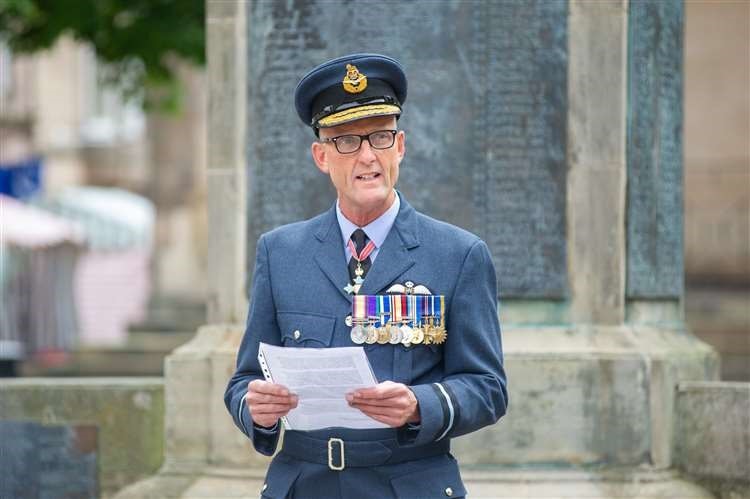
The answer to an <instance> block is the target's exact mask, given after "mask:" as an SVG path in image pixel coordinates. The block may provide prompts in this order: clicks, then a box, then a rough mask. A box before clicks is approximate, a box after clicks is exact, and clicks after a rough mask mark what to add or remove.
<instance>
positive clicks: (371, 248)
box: [346, 239, 375, 262]
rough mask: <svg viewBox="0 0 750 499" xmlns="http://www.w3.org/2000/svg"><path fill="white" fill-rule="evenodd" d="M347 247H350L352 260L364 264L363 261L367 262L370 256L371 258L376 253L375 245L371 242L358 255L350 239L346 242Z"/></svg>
mask: <svg viewBox="0 0 750 499" xmlns="http://www.w3.org/2000/svg"><path fill="white" fill-rule="evenodd" d="M346 245H347V246H348V247H349V251H351V252H352V258H354V259H355V260H357V261H358V262H362V261H363V260H366V259H367V257H368V256H370V253H372V252H373V251H375V243H374V242H372V241H370V242H369V243H367V244H366V245H365V247H364V248H362V252H361V253H359V254H357V247H356V246H354V241H352V240H351V239H349V240H348V241H347V242H346Z"/></svg>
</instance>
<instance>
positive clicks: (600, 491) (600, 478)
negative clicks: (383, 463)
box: [115, 467, 714, 499]
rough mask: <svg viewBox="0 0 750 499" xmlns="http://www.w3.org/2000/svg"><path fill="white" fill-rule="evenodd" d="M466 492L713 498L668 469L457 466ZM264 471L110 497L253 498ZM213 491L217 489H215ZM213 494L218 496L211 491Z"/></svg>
mask: <svg viewBox="0 0 750 499" xmlns="http://www.w3.org/2000/svg"><path fill="white" fill-rule="evenodd" d="M461 474H462V476H463V479H464V483H465V485H466V488H467V490H468V491H469V496H468V497H471V498H485V499H511V498H517V499H532V498H533V499H614V498H618V499H655V498H659V499H714V495H713V494H711V493H710V492H709V491H707V490H706V489H704V488H702V487H701V486H699V485H697V484H695V483H692V482H689V481H687V480H685V479H683V478H681V477H680V475H679V474H678V473H677V472H675V471H673V470H664V471H654V470H642V469H621V470H605V471H576V470H569V471H561V470H507V469H494V470H493V469H486V468H485V469H472V468H471V467H466V468H462V472H461ZM263 476H264V470H261V469H253V470H238V469H233V468H209V469H204V470H203V472H202V473H199V474H196V475H192V476H188V475H178V474H168V473H165V474H161V475H157V476H154V477H151V478H149V479H147V480H144V481H142V482H139V483H136V484H134V485H131V486H130V487H128V488H126V489H124V490H122V491H120V493H118V494H117V495H116V496H115V499H136V498H138V499H156V498H181V499H207V498H214V499H215V498H217V497H221V498H222V499H225V498H226V499H229V498H232V499H234V498H256V497H258V496H259V495H260V491H261V488H262V487H263ZM217 491H221V492H220V493H217ZM217 494H218V495H217Z"/></svg>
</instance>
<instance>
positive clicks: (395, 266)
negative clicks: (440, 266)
mask: <svg viewBox="0 0 750 499" xmlns="http://www.w3.org/2000/svg"><path fill="white" fill-rule="evenodd" d="M399 196H400V198H401V207H400V209H399V211H398V215H397V216H396V221H395V222H394V223H393V227H392V228H391V231H390V232H389V233H388V237H386V238H385V242H384V243H383V247H382V248H380V251H379V252H378V256H377V258H376V259H375V261H374V262H373V264H372V267H371V268H370V271H369V272H367V276H366V277H365V281H364V282H363V283H362V288H361V289H360V290H359V294H365V295H375V294H378V293H379V292H380V291H381V290H383V288H385V287H386V286H388V285H389V284H391V283H392V282H393V281H394V280H396V279H397V278H398V277H399V276H400V275H401V274H403V273H404V272H406V271H407V270H408V269H409V268H411V267H412V266H413V265H414V264H415V263H416V262H415V260H414V258H412V256H411V255H410V253H409V249H411V248H415V247H417V246H419V237H418V233H417V216H416V212H415V211H414V208H412V207H411V205H410V204H409V203H407V202H406V200H405V199H404V197H403V196H401V195H400V193H399Z"/></svg>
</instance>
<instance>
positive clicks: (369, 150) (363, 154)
mask: <svg viewBox="0 0 750 499" xmlns="http://www.w3.org/2000/svg"><path fill="white" fill-rule="evenodd" d="M375 158H376V156H375V151H373V147H372V146H371V145H370V141H369V139H365V140H363V141H362V145H360V146H359V160H360V161H362V162H363V163H370V162H372V161H373V160H375Z"/></svg>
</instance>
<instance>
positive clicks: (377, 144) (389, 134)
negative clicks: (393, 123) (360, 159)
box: [320, 130, 398, 154]
mask: <svg viewBox="0 0 750 499" xmlns="http://www.w3.org/2000/svg"><path fill="white" fill-rule="evenodd" d="M397 133H398V130H378V131H376V132H372V133H368V134H366V135H339V136H338V137H330V138H327V139H320V141H321V142H333V145H335V146H336V150H337V151H338V152H340V153H341V154H352V153H355V152H357V151H359V148H360V147H362V141H363V140H367V142H368V143H369V144H370V147H372V148H373V149H388V148H389V147H392V146H393V143H394V142H395V141H396V134H397Z"/></svg>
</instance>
